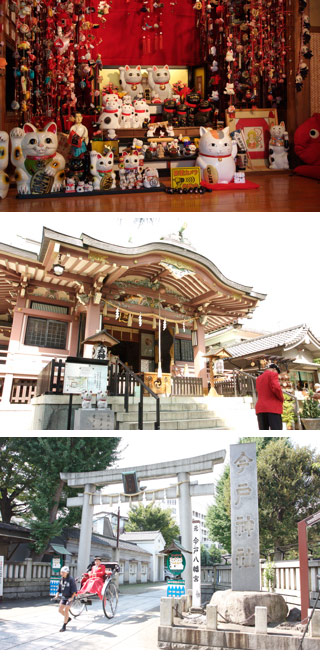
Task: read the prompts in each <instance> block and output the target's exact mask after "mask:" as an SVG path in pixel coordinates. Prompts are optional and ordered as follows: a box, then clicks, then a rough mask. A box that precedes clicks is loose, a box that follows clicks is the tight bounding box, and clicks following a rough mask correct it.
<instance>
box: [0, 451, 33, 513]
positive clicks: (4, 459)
mask: <svg viewBox="0 0 320 660" xmlns="http://www.w3.org/2000/svg"><path fill="white" fill-rule="evenodd" d="M23 444H24V440H23V439H20V438H1V439H0V513H1V520H2V522H5V523H10V521H11V518H12V517H13V516H18V515H22V514H23V513H25V511H26V510H27V506H28V500H29V498H30V497H31V495H32V493H33V490H34V485H33V481H34V470H33V468H32V466H30V465H29V464H28V463H26V462H25V460H24V459H23V458H22V457H21V449H22V448H23Z"/></svg>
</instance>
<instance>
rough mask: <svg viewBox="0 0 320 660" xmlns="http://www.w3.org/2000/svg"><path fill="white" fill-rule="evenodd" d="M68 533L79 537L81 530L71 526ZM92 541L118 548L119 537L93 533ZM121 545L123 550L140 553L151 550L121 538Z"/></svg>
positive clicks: (71, 536) (146, 552)
mask: <svg viewBox="0 0 320 660" xmlns="http://www.w3.org/2000/svg"><path fill="white" fill-rule="evenodd" d="M67 534H68V537H69V538H79V537H80V530H79V529H77V528H72V529H70V528H69V529H68V533H67ZM92 543H99V544H100V545H105V546H109V548H116V546H117V539H116V538H115V537H107V536H102V535H100V534H92ZM119 547H120V549H122V550H132V551H133V552H139V554H141V552H142V553H144V554H146V555H149V554H150V552H148V551H147V550H143V549H142V548H140V547H138V545H137V544H136V543H132V542H130V541H126V540H124V541H122V540H121V538H120V541H119Z"/></svg>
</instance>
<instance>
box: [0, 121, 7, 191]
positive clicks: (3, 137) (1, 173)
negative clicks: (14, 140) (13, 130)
mask: <svg viewBox="0 0 320 660" xmlns="http://www.w3.org/2000/svg"><path fill="white" fill-rule="evenodd" d="M8 162H9V135H8V133H6V132H5V131H0V199H4V198H5V197H6V196H7V194H8V190H9V176H8V174H7V173H6V172H5V170H6V169H7V167H8Z"/></svg>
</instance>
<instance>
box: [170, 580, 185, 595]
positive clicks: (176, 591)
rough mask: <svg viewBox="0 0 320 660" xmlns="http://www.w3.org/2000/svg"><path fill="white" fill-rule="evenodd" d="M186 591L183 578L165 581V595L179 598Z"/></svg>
mask: <svg viewBox="0 0 320 660" xmlns="http://www.w3.org/2000/svg"><path fill="white" fill-rule="evenodd" d="M185 593H186V587H185V581H184V580H168V581H167V596H168V597H172V598H179V597H180V596H184V595H185Z"/></svg>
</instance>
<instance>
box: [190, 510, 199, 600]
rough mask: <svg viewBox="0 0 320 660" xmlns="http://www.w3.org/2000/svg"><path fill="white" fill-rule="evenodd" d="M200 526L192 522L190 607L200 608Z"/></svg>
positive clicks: (196, 521) (196, 522) (195, 521)
mask: <svg viewBox="0 0 320 660" xmlns="http://www.w3.org/2000/svg"><path fill="white" fill-rule="evenodd" d="M200 546H201V526H200V520H193V521H192V607H193V608H194V607H201V548H200Z"/></svg>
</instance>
